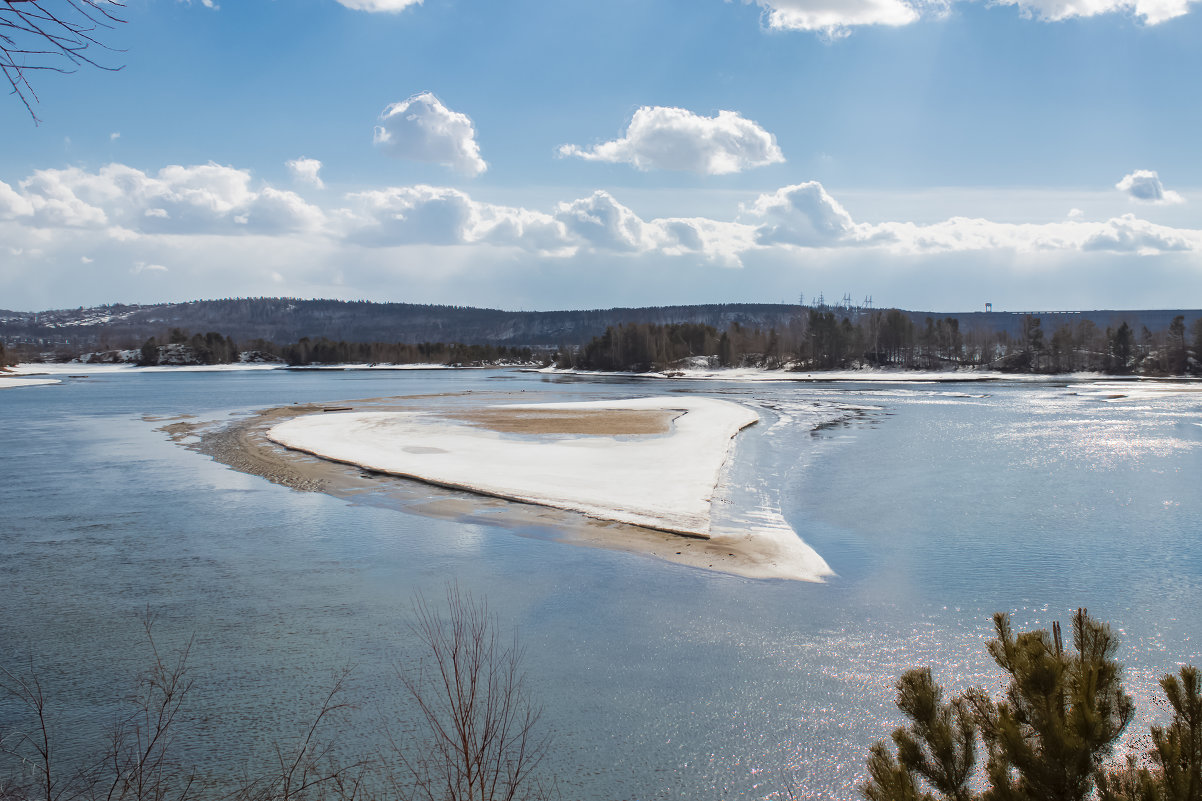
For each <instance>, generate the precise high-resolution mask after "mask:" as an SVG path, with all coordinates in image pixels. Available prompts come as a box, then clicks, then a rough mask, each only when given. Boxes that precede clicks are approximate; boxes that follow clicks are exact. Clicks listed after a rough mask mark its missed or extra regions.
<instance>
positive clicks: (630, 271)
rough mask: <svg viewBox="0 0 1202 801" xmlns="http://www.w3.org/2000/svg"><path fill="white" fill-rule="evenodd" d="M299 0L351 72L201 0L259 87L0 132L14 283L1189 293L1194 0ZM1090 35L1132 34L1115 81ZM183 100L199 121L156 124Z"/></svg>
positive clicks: (656, 295) (127, 293)
mask: <svg viewBox="0 0 1202 801" xmlns="http://www.w3.org/2000/svg"><path fill="white" fill-rule="evenodd" d="M312 1H313V3H314V9H313V15H314V16H318V17H321V18H320V19H318V20H316V21H313V22H312V23H311V24H312V25H313V27H312V28H310V29H307V30H308V32H309V35H310V36H320V37H327V38H322V39H321V40H320V41H322V43H323V45H328V46H329V47H330V50H331V52H330V54H329V55H328V61H329V63H332V64H338V65H340V67H346V66H349V67H352V68H354V69H356V70H358V72H356V75H357V76H359V77H356V78H355V79H354V80H353V81H348V80H343V79H341V78H339V79H336V80H333V81H327V82H326V83H323V78H324V75H323V69H324V68H323V66H322V61H323V59H324V58H326V56H324V54H323V55H317V56H314V55H312V54H311V53H310V52H308V47H307V46H301V45H300V43H302V42H305V41H312V40H306V39H305V38H304V37H299V36H298V37H296V38H295V43H293V44H290V43H289V42H290V40H289V37H287V36H281V37H278V40H277V38H275V37H268V38H263V37H261V36H257V35H256V34H255V30H254V24H255V23H256V22H260V23H262V24H270V25H276V26H278V25H281V24H282V22H283V20H282V18H281V17H280V16H279V15H280V10H279V7H278V5H277V4H274V3H263V2H259V1H258V0H249V2H248V5H245V6H239V7H238V8H237V9H235V8H233V7H226V8H221V7H220V6H218V5H216V4H214V3H208V2H200V3H196V4H195V6H194V7H195V8H197V9H199V8H200V7H205V8H208V9H210V10H212V11H213V12H218V13H211V14H209V13H206V14H205V15H204V18H203V19H204V20H206V23H205V24H206V25H212V26H215V29H217V30H222V31H224V32H226V35H229V36H233V35H234V31H236V30H241V29H243V28H246V29H247V34H246V35H247V36H250V37H252V40H253V41H255V42H258V43H259V44H260V45H262V47H263V52H262V53H261V54H260V53H257V52H255V53H254V56H253V57H254V58H255V59H261V63H262V64H271V65H272V66H273V67H274V66H275V61H277V60H278V61H279V64H278V69H276V71H275V73H274V75H275V77H273V80H275V81H277V83H278V86H275V87H273V89H272V91H271V92H266V91H265V89H264V86H259V87H257V88H256V87H255V86H253V82H251V81H245V80H243V79H242V77H239V80H238V81H235V82H233V83H230V84H229V86H227V87H225V88H223V90H222V91H224V92H228V93H231V95H233V98H226V97H222V102H219V103H218V102H212V101H206V102H202V101H200V100H191V101H190V98H197V97H203V96H204V91H203V89H204V87H205V84H204V83H203V81H202V82H200V83H197V84H193V85H192V86H191V89H192V91H191V93H189V92H188V91H186V90H187V89H188V87H186V86H185V87H181V88H179V90H178V91H176V92H175V94H176V95H179V96H180V98H181V103H183V104H184V105H181V106H175V107H172V108H170V109H169V108H167V106H168V105H169V104H170V103H171V102H172V101H173V97H174V96H173V95H167V94H158V95H155V94H154V92H155V91H157V89H156V87H157V86H158V85H159V84H170V85H171V86H172V88H175V83H174V82H173V81H171V80H167V79H166V78H164V79H162V80H159V76H157V75H156V76H153V77H154V80H152V79H151V77H148V76H147V74H146V73H141V74H140V73H138V71H137V70H136V69H134V70H131V71H130V72H129V73H128V74H129V75H130V76H131V80H132V81H133V87H134V93H135V94H137V93H138V92H141V91H144V92H146V93H148V94H149V97H148V98H147V100H146V101H145V102H141V105H142V106H146V107H148V108H151V109H152V110H153V107H154V106H155V105H156V103H157V104H160V105H163V106H164V108H163V109H162V110H161V113H160V114H158V117H157V118H156V117H155V116H154V115H150V114H148V115H147V116H144V117H140V118H139V117H136V116H134V113H133V110H132V107H125V108H126V110H125V112H124V115H123V116H109V117H105V116H103V115H99V114H92V116H94V117H96V119H95V121H94V125H95V128H96V130H95V131H90V129H89V126H90V125H93V121H92V119H91V118H90V117H89V114H88V113H86V112H84V111H83V110H82V108H86V107H87V106H86V104H82V105H81V111H80V112H78V113H76V112H73V111H71V110H70V109H71V106H70V104H67V105H66V110H65V111H64V112H63V114H64V116H65V117H67V118H68V119H69V123H68V124H64V125H63V126H62V129H63V132H62V136H61V143H62V144H61V152H52V151H51V150H50V149H49V148H48V147H47V146H46V145H45V144H44V143H39V142H38V141H37V140H35V139H34V135H33V134H30V136H28V137H24V138H21V137H18V140H19V141H18V142H17V143H16V145H15V146H13V147H10V148H8V149H7V152H6V153H5V154H0V297H3V298H5V300H3V301H0V305H10V306H13V307H16V308H22V307H24V308H46V307H51V306H56V305H57V306H62V305H78V304H80V303H85V304H86V303H95V302H103V301H127V300H133V301H137V300H158V299H186V298H189V297H202V296H217V295H230V294H241V295H249V294H293V295H331V296H337V297H371V298H376V299H394V298H395V299H406V300H418V301H428V302H440V303H475V304H488V305H508V306H511V307H517V306H524V305H534V306H539V307H564V306H594V305H600V304H604V303H610V304H615V303H616V304H626V305H644V304H651V303H671V302H677V301H701V302H704V301H730V300H765V299H770V300H784V299H788V298H791V297H796V294H797V292H798V291H800V290H802V289H806V288H809V289H814V288H819V289H821V288H822V286H823V285H825V286H826V287H828V288H830V289H832V290H835V291H840V292H841V291H843V289H846V288H852V289H856V290H863V291H866V292H876V293H878V295H882V296H884V297H886V298H892V299H893V300H892V301H889V300H887V301H886V302H894V303H897V304H899V305H900V304H903V303H909V304H910V305H922V301H921V298H923V297H936V298H943V299H942V300H938V301H937V302H935V305H939V304H942V305H943V306H944V307H947V306H948V305H959V306H965V305H971V304H968V303H967V300H966V299H971V300H972V302H973V303H975V302H976V301H977V300H979V297H980V296H981V295H982V294H988V295H990V296H992V297H993V298H994V299H997V298H999V297H1006V296H1010V297H1014V298H1036V299H1039V300H1033V301H1031V303H1032V304H1035V303H1038V304H1039V305H1045V306H1046V305H1054V304H1060V305H1066V306H1071V305H1081V304H1085V303H1091V302H1093V303H1097V302H1099V301H1091V300H1089V298H1091V297H1097V298H1106V297H1109V298H1113V300H1111V301H1105V303H1109V305H1123V304H1128V305H1129V304H1130V303H1132V302H1139V303H1141V304H1143V305H1148V304H1149V303H1152V304H1155V303H1157V301H1155V300H1152V301H1148V300H1138V301H1137V300H1134V299H1135V298H1156V297H1163V298H1166V299H1169V300H1172V301H1173V302H1178V299H1179V298H1180V297H1182V296H1189V293H1190V292H1195V291H1196V292H1198V293H1199V296H1202V222H1200V221H1199V220H1198V219H1197V212H1196V208H1195V206H1194V205H1193V204H1191V198H1193V197H1196V195H1197V191H1198V190H1197V186H1198V185H1199V184H1200V183H1202V173H1200V172H1199V171H1198V168H1197V167H1196V166H1195V163H1196V159H1195V158H1194V156H1195V153H1196V134H1197V133H1198V132H1199V131H1202V112H1200V111H1199V110H1198V109H1197V108H1196V104H1192V105H1191V104H1188V103H1184V102H1182V101H1181V98H1182V97H1183V96H1185V95H1183V91H1185V90H1186V89H1187V88H1188V87H1189V82H1188V76H1189V75H1191V74H1197V70H1195V69H1193V67H1195V66H1196V67H1197V68H1199V69H1202V58H1199V57H1198V56H1197V55H1196V48H1193V47H1192V46H1189V42H1191V41H1193V39H1192V38H1191V36H1190V31H1192V30H1194V29H1195V28H1198V26H1199V23H1198V22H1197V21H1196V17H1197V16H1198V15H1194V14H1191V12H1192V11H1193V10H1194V5H1195V3H1196V2H1202V0H997V2H995V3H990V4H983V3H979V2H968V0H839V2H833V1H832V0H742V2H719V0H712V2H710V3H702V4H699V3H696V2H695V0H687V1H686V0H656V2H653V3H649V4H646V5H645V6H643V7H641V11H640V14H642V15H643V16H641V17H640V16H638V15H634V16H632V15H631V14H630V13H629V9H627V10H626V11H623V10H622V9H621V8H617V7H616V6H615V7H610V6H608V5H605V6H598V7H593V8H590V9H587V10H585V9H580V8H572V7H565V6H562V5H559V4H553V3H551V2H550V0H534V5H535V6H538V5H539V4H540V3H544V2H545V3H546V7H545V8H542V12H543V13H542V14H541V15H540V14H534V15H533V16H531V17H530V18H528V19H524V20H522V21H520V24H519V21H517V20H514V19H511V18H510V17H509V16H508V15H507V14H508V12H507V11H506V10H505V8H503V7H502V6H500V5H488V6H483V5H474V4H473V2H474V0H468V2H467V3H460V4H450V3H446V2H443V1H442V0H427V1H426V2H424V3H423V2H422V0H335V2H330V1H329V0H312ZM661 6H662V7H661ZM166 7H167V8H170V9H173V10H174V11H176V12H177V13H178V14H179V15H180V17H181V19H182V18H183V17H184V16H186V15H187V14H188V13H193V14H199V13H200V12H199V11H198V10H194V11H193V12H188V10H187V9H188V8H189V7H191V4H187V3H177V4H167V6H166ZM159 8H160V10H161V9H162V8H163V7H159ZM144 12H145V13H147V14H148V15H150V16H151V17H152V16H153V14H154V9H148V10H144ZM400 12H404V13H400ZM138 13H143V11H139V12H138ZM239 14H240V15H242V16H241V17H239V18H238V19H235V20H231V21H230V22H228V23H227V22H225V20H226V19H227V18H233V17H235V16H236V15H239ZM248 15H249V16H248ZM657 15H658V16H657ZM148 18H149V17H148ZM193 19H196V17H193ZM1183 19H1184V21H1183ZM999 20H1000V21H1003V22H1005V23H1006V25H1005V26H1002V27H1004V32H1002V33H999V32H998V31H999V30H1000V28H999V27H998V26H996V25H995V24H994V23H996V22H998V21H999ZM1075 21H1076V22H1075ZM1085 21H1088V23H1086V22H1085ZM569 22H570V23H571V24H567V23H569ZM657 23H658V24H657ZM757 23H758V24H757ZM295 24H297V25H309V24H310V21H309V17H308V16H305V17H304V19H302V20H300V21H297V22H295ZM669 24H670V25H678V28H673V29H678V30H680V31H688V32H689V33H688V35H687V36H683V35H682V36H681V37H679V38H678V39H676V38H673V37H670V36H665V35H664V34H663V31H664V30H667V29H668V28H666V27H665V26H666V25H669ZM227 25H228V27H222V26H227ZM607 26H608V27H607ZM739 26H741V27H739ZM1073 26H1076V27H1073ZM1175 26H1185V27H1183V28H1181V30H1178V29H1177V27H1175ZM1190 26H1192V27H1190ZM194 27H197V26H196V25H194V24H192V23H188V24H186V25H185V24H184V23H181V28H180V32H179V33H178V34H177V35H178V36H180V37H186V36H188V35H191V32H192V28H194ZM1152 31H1156V32H1157V33H1155V34H1153V33H1151V32H1152ZM1162 31H1164V32H1165V33H1164V35H1163V36H1162V35H1161V33H1160V32H1162ZM1035 32H1037V33H1035ZM945 33H946V36H945ZM640 37H642V38H640ZM1090 37H1093V38H1090ZM1137 37H1138V41H1135V40H1136V38H1137ZM1028 38H1029V39H1030V41H1031V42H1033V44H1031V48H1032V50H1031V54H1030V55H1031V57H1030V58H1029V59H1026V60H1024V61H1023V62H1022V63H1019V64H1016V63H1015V62H1014V60H1013V58H1012V56H1013V52H1014V46H1015V42H1020V43H1025V42H1026V41H1027V39H1028ZM168 41H170V40H168ZM206 41H207V40H205V39H204V38H203V37H202V38H201V39H199V40H196V41H195V42H192V41H191V40H189V41H180V42H171V44H172V45H176V44H178V45H180V46H192V47H201V46H202V45H203V44H204V43H205V42H206ZM1083 41H1089V42H1090V43H1091V46H1094V45H1097V46H1099V49H1098V50H1097V51H1096V52H1094V51H1089V52H1090V53H1093V54H1094V55H1095V56H1096V55H1099V54H1101V53H1107V52H1117V49H1118V48H1135V47H1137V45H1138V47H1140V48H1144V49H1143V50H1140V51H1139V52H1140V53H1143V57H1142V58H1137V57H1136V55H1137V54H1136V51H1135V50H1132V51H1131V52H1132V54H1133V55H1132V58H1131V64H1130V65H1129V66H1130V71H1132V74H1131V76H1130V79H1129V80H1116V75H1117V74H1118V73H1116V72H1115V71H1114V70H1110V71H1108V70H1109V65H1110V64H1111V63H1112V62H1115V61H1116V60H1115V59H1110V58H1095V59H1094V60H1093V61H1092V62H1090V64H1092V66H1089V65H1084V64H1082V63H1081V62H1082V58H1083V52H1078V51H1074V50H1073V47H1076V46H1078V45H1079V43H1080V42H1083ZM861 43H863V44H861ZM1182 43H1185V44H1182ZM1102 45H1104V46H1105V48H1108V49H1103V48H1102V47H1101V46H1102ZM131 52H138V51H137V49H136V48H132V49H131ZM251 52H254V51H251ZM294 54H295V57H296V59H299V60H290V59H292V58H293V56H294ZM948 54H951V55H948ZM941 58H946V59H949V61H947V62H941V61H940V60H939V59H941ZM1195 62H1196V63H1195ZM311 64H312V70H313V71H311V72H307V73H304V74H303V75H302V74H298V75H297V76H296V78H295V84H294V85H293V84H289V83H288V81H289V80H291V79H290V76H291V74H292V72H303V70H304V69H307V68H309V67H310V65H311ZM1149 65H1150V66H1149ZM155 66H156V67H159V68H162V69H169V67H170V65H169V64H165V63H164V62H162V61H158V62H155ZM231 69H235V71H236V74H237V75H239V76H244V75H246V74H253V73H254V70H252V69H246V68H245V67H244V65H237V64H231ZM1115 69H1117V70H1118V71H1119V72H1121V73H1122V75H1123V76H1124V77H1126V74H1127V73H1126V71H1125V70H1126V68H1121V69H1120V68H1118V67H1116V68H1115ZM1139 70H1144V72H1140V73H1139V74H1138V75H1136V73H1137V72H1139ZM1052 75H1054V76H1056V80H1050V79H1047V76H1052ZM924 81H925V83H924ZM247 84H252V85H250V86H249V88H248V89H247V93H246V94H237V93H239V92H242V90H243V87H244V86H246V85H247ZM423 85H425V86H429V87H430V88H431V90H427V91H416V93H414V92H415V90H416V89H418V88H420V87H421V86H423ZM406 95H408V96H407V97H406ZM398 97H406V99H404V100H401V101H399V102H396V98H398ZM444 97H445V98H447V100H448V101H449V104H448V103H444V101H443V100H442V99H441V98H444ZM239 98H240V100H241V105H240V106H239V105H238V103H235V102H228V101H229V100H231V99H239ZM1078 98H1079V99H1078ZM189 102H191V103H192V105H194V106H196V108H197V113H198V114H199V115H201V118H203V120H204V122H205V123H206V125H200V124H195V121H194V124H193V125H192V126H189V125H185V124H182V123H181V124H179V125H174V126H173V127H172V129H171V134H170V135H169V136H167V135H158V136H156V137H154V138H148V136H147V134H146V133H145V130H147V129H148V128H150V127H152V126H153V124H155V123H156V122H157V121H158V118H161V119H176V118H177V117H178V115H179V114H184V113H186V112H188V111H189V110H190V109H191V106H189V105H188V103H189ZM258 105H263V106H264V107H265V108H264V112H263V113H262V114H256V108H257V106H258ZM227 106H228V107H230V108H231V109H238V110H235V111H229V110H227ZM381 108H383V111H382V112H381V111H379V110H380V109H381ZM139 110H140V109H139ZM290 114H292V115H293V116H289V115H290ZM235 115H237V116H235ZM1074 115H1080V116H1081V120H1080V121H1079V122H1078V121H1077V119H1076V117H1075V116H1074ZM276 116H282V117H283V118H284V119H282V121H281V122H280V123H279V124H278V125H274V124H273V123H272V120H273V118H274V117H276ZM373 117H374V120H373ZM210 118H211V119H210ZM213 126H223V128H224V129H226V130H232V131H236V132H237V133H235V134H234V135H230V136H225V137H224V138H222V139H221V140H220V141H218V140H215V139H214V138H213V137H211V136H206V135H205V131H206V129H211V128H212V127H213ZM615 128H616V129H617V130H616V133H615ZM1062 128H1063V129H1064V132H1063V133H1061V129H1062ZM193 129H196V132H195V133H193V132H192V131H193ZM118 130H119V131H121V132H122V133H121V134H117V133H114V132H115V131H118ZM369 130H370V143H369V139H368V136H367V133H368V131H369ZM1107 137H1109V138H1107ZM244 140H245V142H246V144H245V146H244V145H243V141H244ZM297 154H303V155H299V156H298V155H297ZM185 156H186V157H185ZM209 159H212V160H209ZM486 159H487V160H486ZM861 165H867V166H863V167H862V166H861ZM911 165H913V166H911ZM990 165H997V166H996V167H991V166H990ZM1153 167H1155V168H1156V169H1151V168H1153ZM1162 173H1163V175H1164V176H1165V177H1164V178H1163V179H1162V177H1161V175H1162ZM963 174H969V175H971V176H974V177H972V178H961V175H963ZM980 175H987V176H989V177H988V178H987V179H985V180H981V179H980V177H979V176H980ZM878 176H882V177H879V178H878ZM1182 176H1184V179H1183V178H1182ZM877 181H879V183H877ZM974 192H975V194H974ZM1005 198H1013V200H1012V201H1005ZM924 293H925V294H924ZM939 293H943V294H942V295H940V294H939ZM906 298H911V299H910V300H906ZM1165 302H1167V301H1160V302H1159V303H1160V304H1161V305H1163V304H1164V303H1165Z"/></svg>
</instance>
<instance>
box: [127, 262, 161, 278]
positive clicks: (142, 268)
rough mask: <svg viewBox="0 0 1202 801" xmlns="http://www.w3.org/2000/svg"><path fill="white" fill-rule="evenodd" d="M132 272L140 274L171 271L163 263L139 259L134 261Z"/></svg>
mask: <svg viewBox="0 0 1202 801" xmlns="http://www.w3.org/2000/svg"><path fill="white" fill-rule="evenodd" d="M130 272H131V273H133V274H134V275H138V274H139V273H165V272H169V270H168V269H167V268H166V267H164V266H163V265H161V264H149V263H147V262H144V261H139V262H135V263H134V266H133V267H132V268H130Z"/></svg>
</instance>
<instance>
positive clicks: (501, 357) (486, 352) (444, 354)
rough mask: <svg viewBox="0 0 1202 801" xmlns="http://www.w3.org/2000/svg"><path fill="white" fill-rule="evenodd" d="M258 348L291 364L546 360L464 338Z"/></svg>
mask: <svg viewBox="0 0 1202 801" xmlns="http://www.w3.org/2000/svg"><path fill="white" fill-rule="evenodd" d="M254 345H255V349H256V350H257V351H259V352H261V353H268V354H271V355H275V356H278V357H279V358H280V359H282V360H283V361H285V362H287V363H288V364H289V365H293V366H304V365H310V364H448V365H463V366H469V365H470V366H479V365H501V364H535V363H542V361H541V359H540V357H539V356H537V355H536V354H535V352H534V350H533V349H531V348H519V347H509V346H507V345H465V344H463V343H460V342H451V343H447V342H421V343H418V344H415V345H414V344H408V343H405V342H345V341H338V342H333V341H331V340H328V339H326V338H325V337H319V338H317V339H314V340H310V339H309V338H308V337H301V339H300V340H299V341H297V342H294V343H292V344H289V345H283V346H281V347H277V346H274V345H272V344H271V343H268V342H262V341H256V342H255V343H254Z"/></svg>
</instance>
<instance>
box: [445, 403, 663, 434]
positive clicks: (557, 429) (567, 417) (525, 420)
mask: <svg viewBox="0 0 1202 801" xmlns="http://www.w3.org/2000/svg"><path fill="white" fill-rule="evenodd" d="M679 416H680V412H676V411H670V410H661V409H581V410H576V409H503V408H502V409H477V410H474V411H463V412H452V413H450V414H444V415H442V417H444V418H445V419H447V420H452V421H454V422H459V423H467V424H468V425H471V426H475V427H477V428H484V429H488V430H489V431H496V432H499V433H502V434H577V435H586V436H587V435H591V436H602V437H620V436H638V435H657V434H667V433H669V432H670V431H671V430H672V421H673V420H675V419H676V418H677V417H679Z"/></svg>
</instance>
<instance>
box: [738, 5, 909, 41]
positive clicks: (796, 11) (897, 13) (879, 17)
mask: <svg viewBox="0 0 1202 801" xmlns="http://www.w3.org/2000/svg"><path fill="white" fill-rule="evenodd" d="M748 1H749V0H748ZM755 2H756V3H757V4H758V5H760V6H761V7H762V8H763V9H764V13H765V16H766V18H767V23H768V27H770V28H775V29H777V30H785V31H818V32H820V33H822V34H824V35H826V36H828V37H831V38H839V37H842V36H846V35H847V34H848V33H849V30H850V29H851V28H854V27H856V26H860V25H889V26H898V25H909V24H910V23H912V22H915V21H916V20H918V18H919V17H920V15H921V5H920V4H918V3H910V2H905V0H755Z"/></svg>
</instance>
